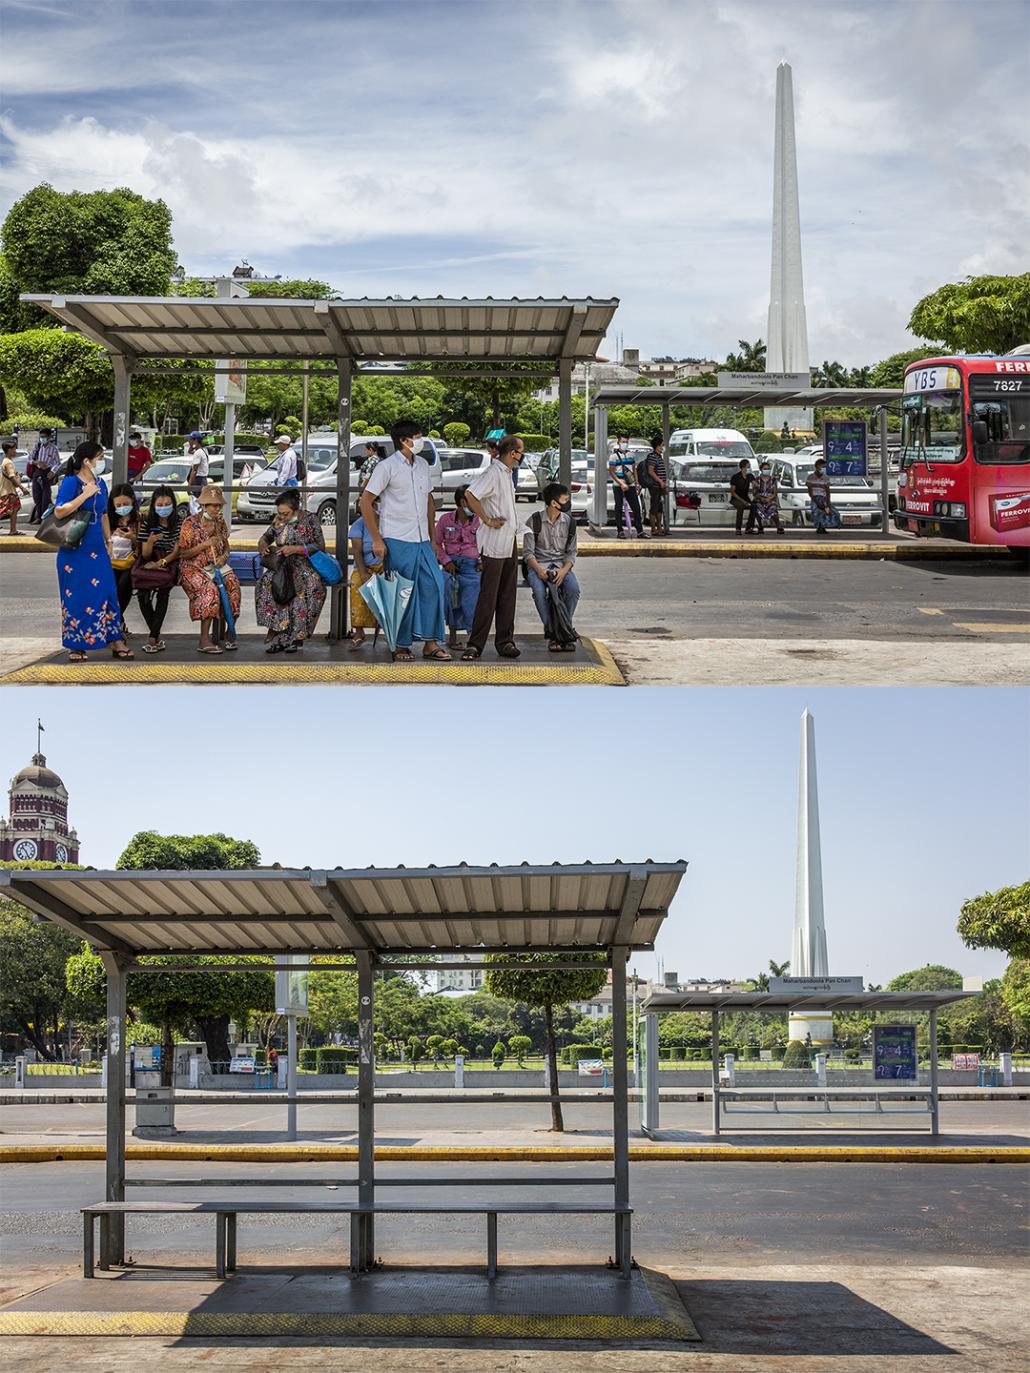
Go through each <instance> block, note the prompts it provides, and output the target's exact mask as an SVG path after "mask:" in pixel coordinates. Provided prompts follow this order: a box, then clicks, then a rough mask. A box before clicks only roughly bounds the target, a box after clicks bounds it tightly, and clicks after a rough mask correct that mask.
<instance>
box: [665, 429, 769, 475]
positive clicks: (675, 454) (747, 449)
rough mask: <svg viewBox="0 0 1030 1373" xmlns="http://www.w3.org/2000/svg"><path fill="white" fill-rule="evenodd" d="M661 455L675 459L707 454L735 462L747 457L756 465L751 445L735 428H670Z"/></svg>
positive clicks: (682, 459) (717, 459)
mask: <svg viewBox="0 0 1030 1373" xmlns="http://www.w3.org/2000/svg"><path fill="white" fill-rule="evenodd" d="M665 456H666V457H667V458H668V459H669V460H670V461H673V460H674V461H676V462H683V461H684V460H687V459H691V458H700V459H702V460H704V459H705V458H708V459H715V460H716V461H718V462H729V461H730V460H732V461H733V462H734V463H739V462H740V460H741V458H750V459H751V465H752V467H755V468H756V469H757V463H756V460H755V453H754V449H753V448H752V447H751V445H750V443H748V441H747V439H746V438H745V437H744V435H743V434H742V433H741V432H740V430H739V429H674V430H673V432H672V433H671V434H670V435H669V449H668V452H667V453H666V455H665Z"/></svg>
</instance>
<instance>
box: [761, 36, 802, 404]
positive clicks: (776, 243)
mask: <svg viewBox="0 0 1030 1373" xmlns="http://www.w3.org/2000/svg"><path fill="white" fill-rule="evenodd" d="M765 365H766V370H767V371H769V372H795V373H804V375H805V377H806V378H807V377H808V376H809V367H808V321H807V319H806V318H805V283H804V279H803V276H802V272H801V206H800V203H799V201H798V158H797V146H796V143H795V139H794V78H793V75H792V73H791V69H790V64H789V63H787V62H781V63H780V65H779V66H778V67H777V69H776V147H775V153H774V159H773V221H772V278H771V283H770V288H769V333H768V339H767V342H766V363H765ZM806 384H807V383H806ZM784 421H786V422H787V424H789V425H790V427H791V429H793V430H798V429H811V428H812V411H811V410H805V409H802V408H799V407H793V408H789V409H783V408H775V409H774V408H771V407H770V408H767V409H766V412H765V427H766V429H776V430H780V429H782V427H783V423H784Z"/></svg>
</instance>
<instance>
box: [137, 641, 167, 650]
mask: <svg viewBox="0 0 1030 1373" xmlns="http://www.w3.org/2000/svg"><path fill="white" fill-rule="evenodd" d="M167 647H168V645H167V644H166V643H165V641H164V639H158V641H157V643H156V644H151V643H145V644H144V645H143V652H144V653H163V652H164V651H165V649H166V648H167Z"/></svg>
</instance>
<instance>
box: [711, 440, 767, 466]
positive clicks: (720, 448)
mask: <svg viewBox="0 0 1030 1373" xmlns="http://www.w3.org/2000/svg"><path fill="white" fill-rule="evenodd" d="M697 453H698V457H709V458H736V459H737V461H738V462H739V461H740V459H741V458H753V457H754V456H755V455H754V453H753V452H752V449H751V445H750V444H749V443H741V442H740V440H739V439H737V440H735V439H701V440H699V442H698V444H697Z"/></svg>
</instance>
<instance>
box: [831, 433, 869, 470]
mask: <svg viewBox="0 0 1030 1373" xmlns="http://www.w3.org/2000/svg"><path fill="white" fill-rule="evenodd" d="M823 457H824V458H825V459H826V475H827V476H829V477H864V476H865V475H866V427H865V423H864V422H863V421H862V420H824V421H823Z"/></svg>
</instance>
